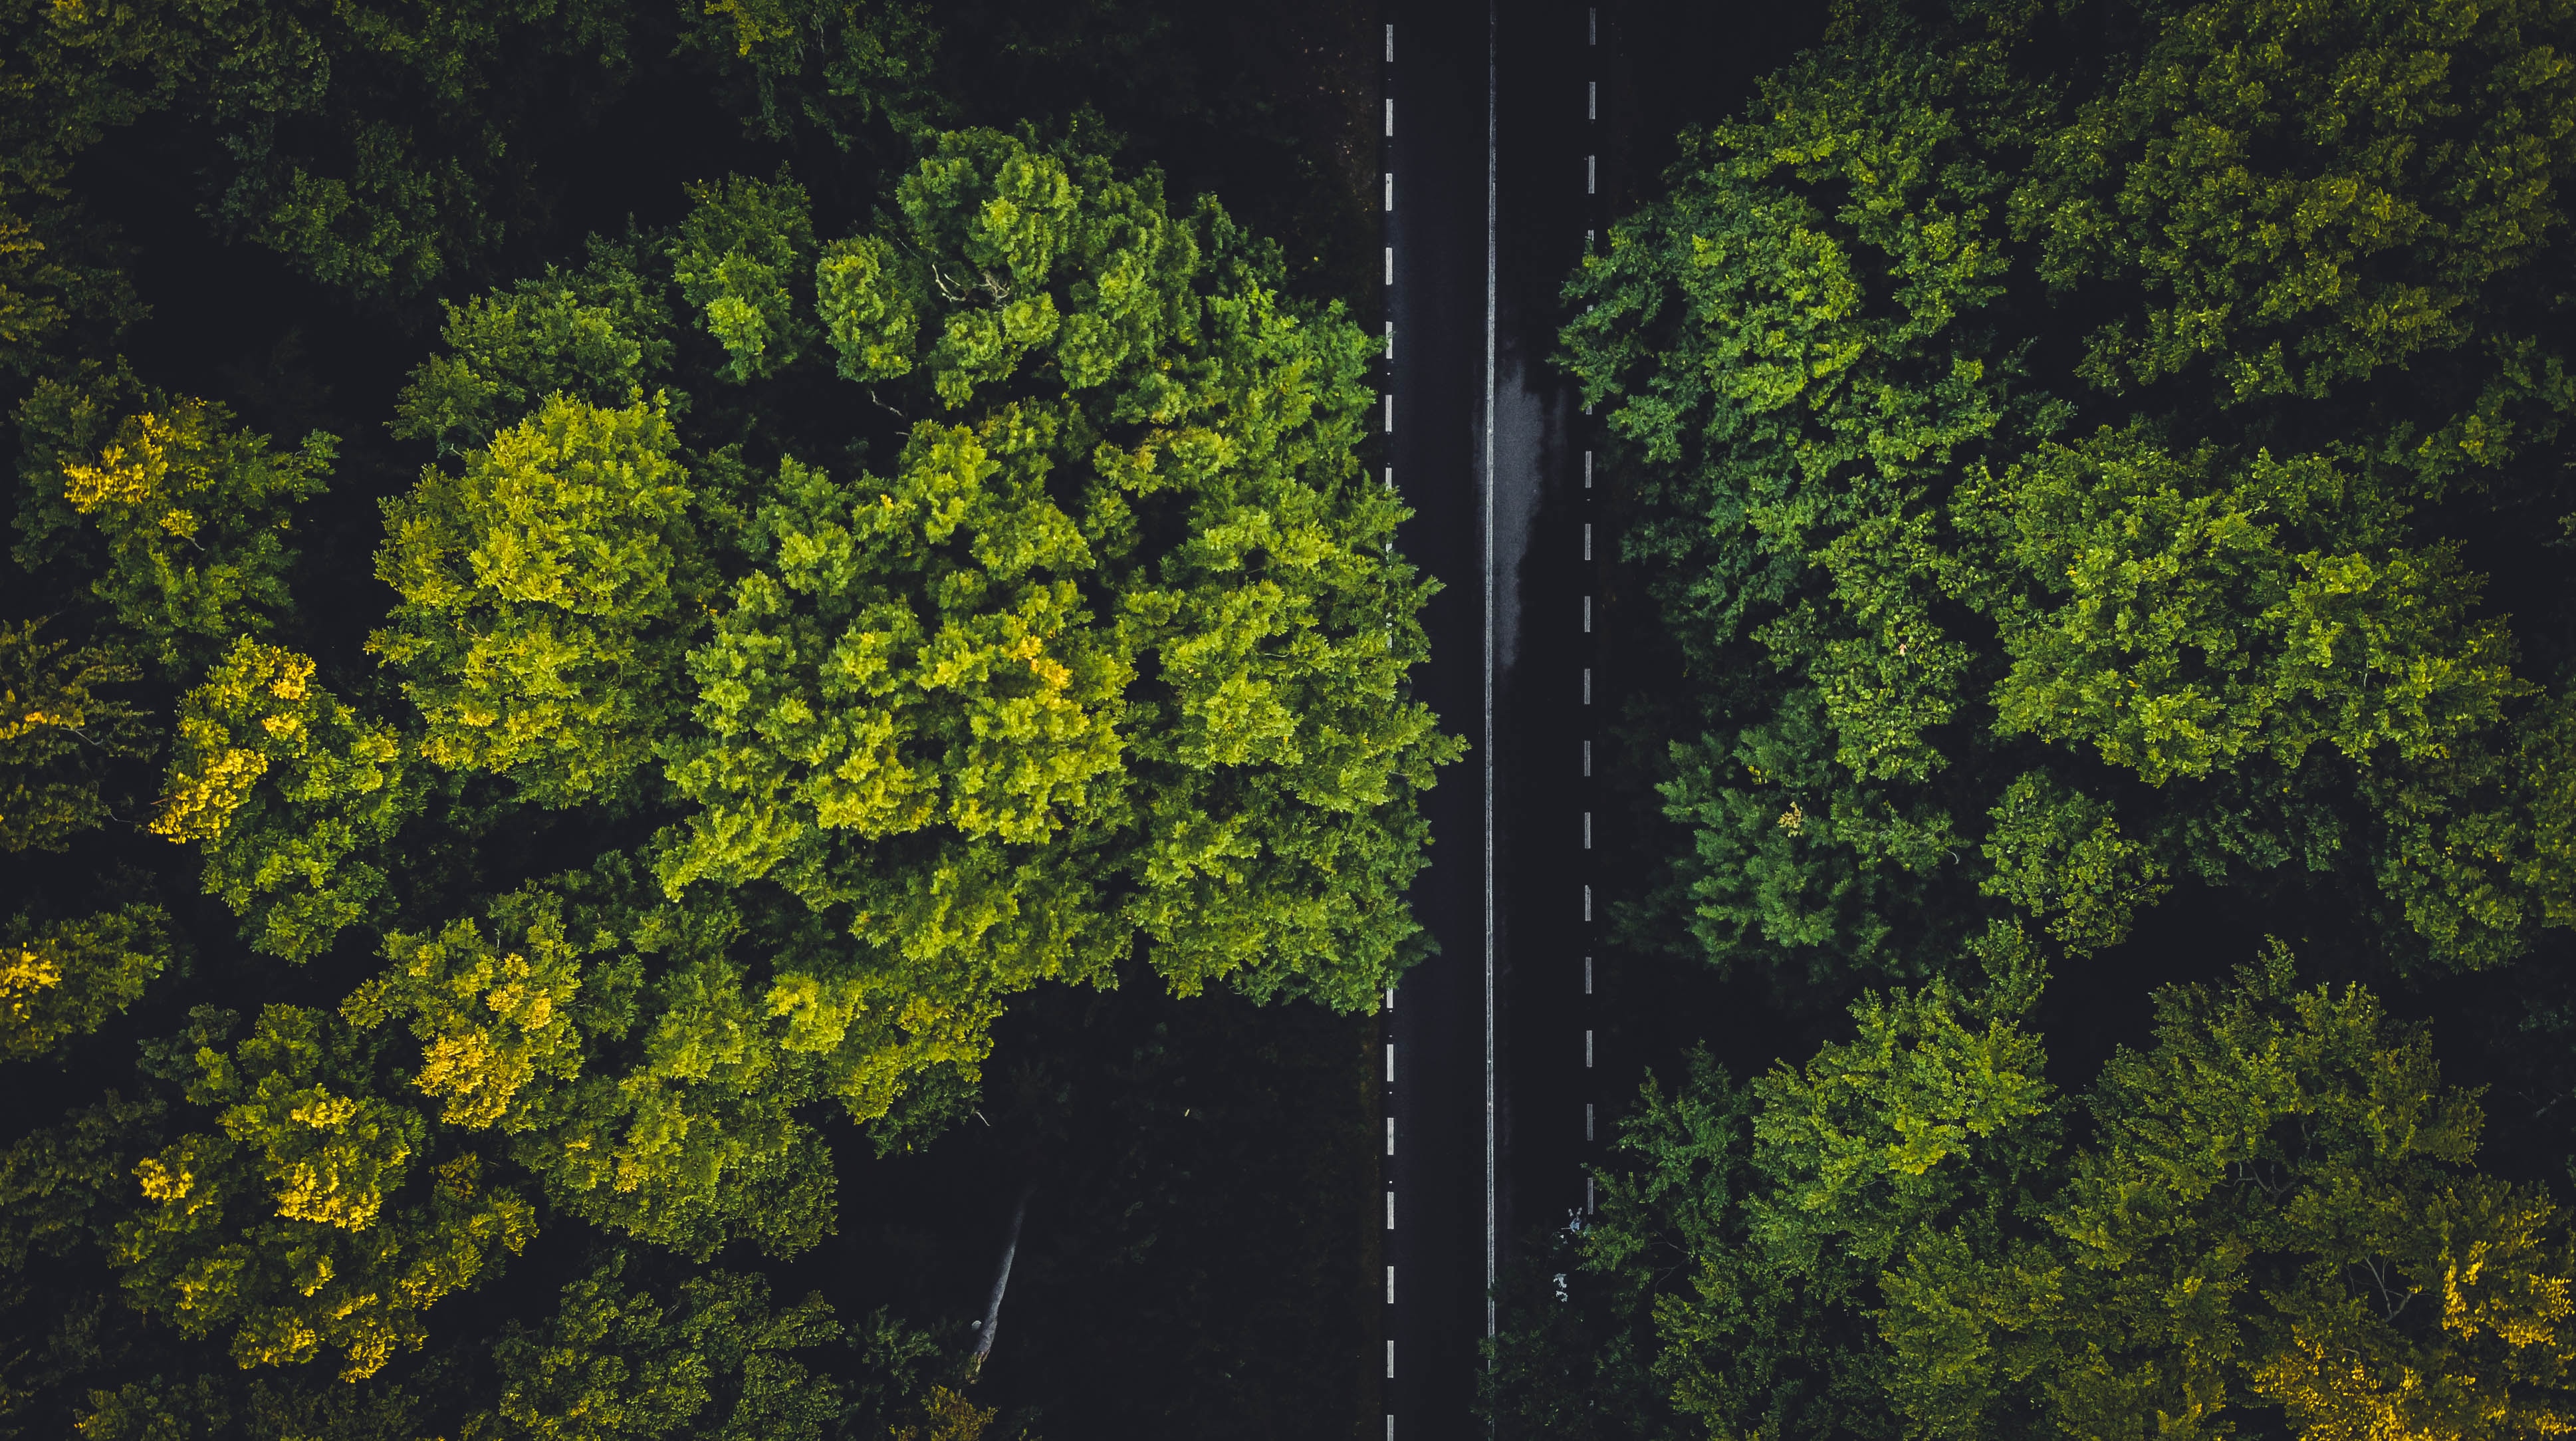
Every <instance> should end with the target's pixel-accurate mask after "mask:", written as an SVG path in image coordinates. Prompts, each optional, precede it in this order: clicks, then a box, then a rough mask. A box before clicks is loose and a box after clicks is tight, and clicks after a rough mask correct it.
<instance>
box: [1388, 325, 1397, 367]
mask: <svg viewBox="0 0 2576 1441" xmlns="http://www.w3.org/2000/svg"><path fill="white" fill-rule="evenodd" d="M1386 358H1387V363H1388V364H1393V363H1394V362H1395V322H1394V321H1392V320H1390V321H1388V322H1387V323H1386Z"/></svg>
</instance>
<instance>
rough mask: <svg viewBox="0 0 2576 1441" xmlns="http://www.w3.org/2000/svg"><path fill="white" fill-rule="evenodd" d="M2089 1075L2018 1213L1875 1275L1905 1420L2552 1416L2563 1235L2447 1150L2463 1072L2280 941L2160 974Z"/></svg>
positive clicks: (2131, 1427)
mask: <svg viewBox="0 0 2576 1441" xmlns="http://www.w3.org/2000/svg"><path fill="white" fill-rule="evenodd" d="M2156 1018H2157V1026H2156V1044H2155V1047H2154V1049H2152V1050H2151V1051H2148V1052H2146V1053H2143V1054H2141V1053H2137V1052H2130V1051H2123V1052H2122V1053H2121V1054H2120V1055H2119V1056H2118V1057H2116V1058H2115V1059H2114V1060H2113V1061H2112V1062H2111V1064H2110V1065H2109V1066H2108V1067H2107V1068H2106V1069H2105V1071H2104V1072H2103V1075H2102V1078H2101V1080H2100V1081H2099V1082H2098V1083H2097V1084H2096V1086H2095V1087H2094V1090H2093V1093H2092V1095H2091V1096H2090V1098H2089V1101H2090V1109H2091V1112H2092V1117H2093V1133H2094V1134H2093V1140H2092V1142H2091V1144H2089V1145H2088V1146H2086V1147H2084V1148H2083V1149H2082V1150H2080V1151H2078V1152H2077V1153H2076V1155H2075V1157H2074V1158H2073V1164H2072V1167H2071V1172H2072V1174H2071V1175H2070V1176H2069V1178H2068V1180H2067V1182H2066V1185H2065V1187H2064V1188H2063V1189H2062V1190H2061V1191H2060V1192H2059V1193H2058V1195H2057V1196H2056V1197H2055V1198H2054V1199H2053V1200H2052V1201H2051V1202H2050V1203H2049V1204H2048V1205H2047V1206H2046V1207H2045V1208H2043V1209H2042V1210H2041V1211H2040V1212H2039V1216H2038V1222H2039V1223H2038V1225H2037V1226H2036V1227H2035V1228H2034V1233H2033V1234H2031V1235H2029V1236H2028V1237H2026V1238H2017V1243H2016V1244H2014V1245H2012V1246H2010V1247H2005V1246H2000V1245H1996V1244H1994V1243H1993V1241H1992V1240H1990V1239H1988V1238H1977V1237H1970V1236H1964V1235H1948V1236H1943V1237H1940V1238H1938V1240H1937V1241H1935V1242H1934V1243H1933V1244H1930V1245H1926V1246H1923V1247H1920V1248H1918V1249H1917V1250H1916V1251H1915V1252H1914V1253H1913V1254H1912V1255H1911V1256H1908V1257H1907V1258H1906V1259H1905V1262H1904V1264H1903V1265H1902V1266H1901V1267H1898V1268H1892V1269H1891V1272H1890V1274H1889V1275H1888V1276H1887V1277H1886V1278H1885V1288H1886V1297H1887V1309H1886V1311H1885V1313H1884V1316H1883V1317H1882V1326H1883V1330H1884V1333H1885V1335H1886V1337H1887V1340H1888V1342H1889V1343H1890V1347H1891V1349H1892V1351H1893V1352H1894V1353H1895V1356H1896V1357H1897V1358H1898V1367H1899V1371H1900V1375H1901V1378H1902V1379H1901V1380H1900V1381H1898V1383H1897V1384H1896V1385H1895V1386H1894V1387H1892V1388H1891V1391H1892V1394H1893V1395H1894V1397H1895V1398H1896V1399H1897V1401H1898V1403H1899V1404H1900V1406H1901V1407H1902V1408H1903V1409H1904V1410H1905V1411H1906V1412H1907V1413H1908V1414H1909V1415H1910V1416H1912V1417H1913V1418H1914V1419H1915V1421H1916V1422H1917V1424H1918V1425H1920V1426H1921V1427H1922V1428H1923V1429H1925V1430H1926V1431H1937V1432H1940V1433H1943V1434H1961V1435H1972V1434H1988V1433H1991V1432H1995V1431H2000V1430H2018V1429H2022V1428H2021V1427H2020V1426H2018V1425H2014V1424H2011V1418H2014V1417H2030V1418H2036V1419H2039V1420H2044V1421H2046V1422H2049V1423H2053V1426H2050V1427H2048V1428H2047V1429H2053V1430H2056V1431H2059V1432H2062V1433H2064V1434H2079V1435H2139V1434H2145V1433H2147V1432H2149V1431H2154V1432H2157V1433H2159V1434H2168V1435H2210V1436H2223V1435H2228V1434H2231V1433H2232V1432H2234V1431H2235V1430H2236V1429H2237V1428H2238V1427H2240V1426H2253V1427H2262V1426H2264V1425H2265V1424H2266V1423H2265V1422H2264V1421H2263V1420H2262V1419H2259V1418H2264V1417H2267V1416H2271V1417H2278V1418H2279V1420H2280V1421H2282V1422H2286V1423H2287V1425H2288V1426H2289V1427H2290V1428H2291V1429H2294V1430H2295V1431H2296V1432H2297V1433H2298V1434H2301V1435H2305V1436H2317V1437H2340V1436H2374V1435H2440V1436H2464V1437H2466V1436H2497V1437H2502V1436H2531V1435H2544V1434H2550V1433H2553V1432H2557V1431H2561V1430H2564V1429H2566V1428H2567V1427H2568V1425H2569V1424H2570V1421H2571V1418H2576V1411H2571V1409H2570V1408H2571V1405H2576V1392H2571V1389H2570V1384H2569V1383H2570V1380H2571V1377H2570V1370H2569V1363H2570V1361H2571V1359H2576V1250H2571V1248H2570V1245H2569V1242H2568V1238H2567V1235H2566V1226H2565V1222H2564V1221H2563V1219H2562V1218H2560V1217H2559V1215H2558V1213H2557V1208H2556V1207H2555V1205H2554V1204H2553V1203H2552V1202H2551V1200H2550V1199H2549V1197H2548V1194H2547V1193H2546V1192H2545V1191H2543V1190H2540V1189H2538V1188H2535V1187H2529V1186H2517V1185H2512V1184H2509V1183H2507V1182H2505V1181H2503V1180H2500V1179H2498V1178H2495V1177H2492V1176H2486V1175H2481V1174H2478V1173H2477V1172H2476V1171H2474V1170H2473V1169H2472V1167H2471V1163H2472V1160H2473V1158H2474V1155H2475V1152H2476V1149H2477V1142H2478V1129H2479V1125H2480V1121H2481V1117H2480V1114H2479V1109H2478V1105H2477V1102H2476V1099H2475V1095H2474V1093H2472V1092H2463V1091H2460V1090H2458V1089H2455V1088H2449V1087H2445V1086H2443V1085H2442V1083H2441V1076H2440V1071H2439V1069H2438V1067H2436V1065H2435V1064H2434V1061H2433V1055H2432V1045H2431V1041H2430V1038H2429V1035H2428V1034H2427V1032H2426V1030H2425V1028H2423V1027H2421V1026H2409V1025H2405V1024H2402V1023H2399V1022H2396V1021H2394V1020H2392V1019H2391V1018H2390V1017H2389V1016H2388V1015H2387V1014H2386V1012H2385V1011H2384V1010H2383V1008H2382V1007H2381V1005H2380V1003H2379V1001H2378V999H2377V998H2376V997H2374V996H2372V995H2371V994H2370V993H2369V992H2368V991H2365V990H2362V989H2360V988H2359V987H2350V986H2348V987H2345V988H2344V989H2342V990H2340V991H2337V990H2333V989H2330V988H2326V987H2319V988H2316V989H2314V990H2307V991H2301V990H2299V989H2297V987H2296V985H2295V981H2294V978H2293V972H2292V969H2291V966H2290V961H2289V955H2288V952H2287V951H2286V950H2284V949H2278V948H2276V949H2275V951H2274V953H2273V955H2272V957H2271V959H2270V961H2269V963H2268V964H2267V965H2266V966H2265V967H2263V968H2262V969H2261V970H2259V971H2247V972H2244V973H2242V974H2241V975H2240V979H2239V982H2238V984H2237V985H2236V986H2235V987H2233V988H2231V989H2229V990H2226V991H2224V992H2219V993H2212V992H2210V991H2208V990H2205V989H2203V988H2200V987H2181V988H2167V989H2166V990H2163V991H2161V992H2159V993H2158V995H2157V1001H2156Z"/></svg>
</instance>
